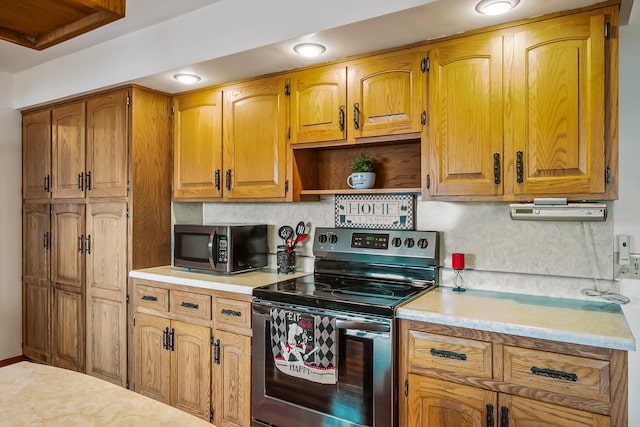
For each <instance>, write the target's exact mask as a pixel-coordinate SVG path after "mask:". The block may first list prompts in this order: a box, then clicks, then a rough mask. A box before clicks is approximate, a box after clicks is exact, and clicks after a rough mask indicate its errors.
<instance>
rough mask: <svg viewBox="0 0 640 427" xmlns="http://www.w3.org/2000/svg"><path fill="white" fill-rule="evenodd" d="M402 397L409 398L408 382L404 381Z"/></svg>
mask: <svg viewBox="0 0 640 427" xmlns="http://www.w3.org/2000/svg"><path fill="white" fill-rule="evenodd" d="M404 395H405V396H409V380H407V379H405V380H404Z"/></svg>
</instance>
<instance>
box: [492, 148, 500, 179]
mask: <svg viewBox="0 0 640 427" xmlns="http://www.w3.org/2000/svg"><path fill="white" fill-rule="evenodd" d="M493 183H494V184H500V153H493Z"/></svg>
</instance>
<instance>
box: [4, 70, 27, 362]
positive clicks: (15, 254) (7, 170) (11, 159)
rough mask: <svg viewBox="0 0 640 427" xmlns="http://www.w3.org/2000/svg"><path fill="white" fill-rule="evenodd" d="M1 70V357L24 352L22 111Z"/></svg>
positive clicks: (9, 77)
mask: <svg viewBox="0 0 640 427" xmlns="http://www.w3.org/2000/svg"><path fill="white" fill-rule="evenodd" d="M12 95H13V91H12V81H11V76H10V75H9V74H7V73H2V72H0V129H1V131H0V360H3V359H7V358H9V357H13V356H19V355H21V354H22V337H21V330H22V286H21V284H20V274H21V270H22V267H21V262H22V261H21V260H22V256H21V251H22V232H21V230H22V228H21V219H20V218H21V210H22V208H21V206H22V200H21V197H22V196H21V193H20V188H21V185H22V184H21V178H20V177H21V172H20V164H21V154H20V153H21V149H20V147H21V142H20V120H21V118H20V113H19V112H18V111H15V110H13V109H12V108H11V107H12Z"/></svg>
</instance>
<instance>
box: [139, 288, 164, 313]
mask: <svg viewBox="0 0 640 427" xmlns="http://www.w3.org/2000/svg"><path fill="white" fill-rule="evenodd" d="M136 304H137V305H138V307H146V308H152V309H154V310H158V311H169V291H168V290H167V289H161V288H154V287H152V286H143V285H139V286H136Z"/></svg>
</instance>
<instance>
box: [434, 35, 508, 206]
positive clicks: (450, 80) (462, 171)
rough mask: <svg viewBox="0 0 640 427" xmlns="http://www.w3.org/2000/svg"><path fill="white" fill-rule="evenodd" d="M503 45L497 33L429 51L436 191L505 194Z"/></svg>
mask: <svg viewBox="0 0 640 427" xmlns="http://www.w3.org/2000/svg"><path fill="white" fill-rule="evenodd" d="M502 50H503V42H502V36H499V35H493V34H480V35H476V36H470V37H463V38H460V39H455V40H451V41H448V42H444V43H439V44H435V45H433V46H432V48H431V49H430V50H429V63H430V67H429V107H428V111H429V139H430V146H431V151H430V152H429V153H423V155H426V156H428V157H429V159H430V164H431V175H432V178H435V179H430V181H431V188H430V191H431V193H432V194H438V195H445V194H446V195H459V194H474V195H499V194H502V187H503V186H502V173H501V172H502V169H501V166H502V161H503V128H504V126H503V110H502V81H503V79H502V62H503V61H502Z"/></svg>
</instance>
